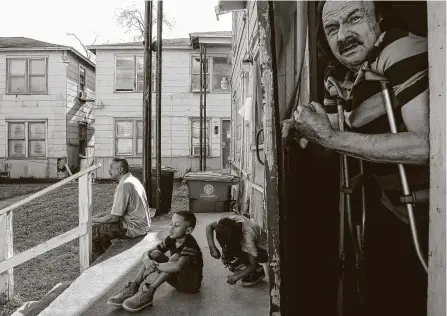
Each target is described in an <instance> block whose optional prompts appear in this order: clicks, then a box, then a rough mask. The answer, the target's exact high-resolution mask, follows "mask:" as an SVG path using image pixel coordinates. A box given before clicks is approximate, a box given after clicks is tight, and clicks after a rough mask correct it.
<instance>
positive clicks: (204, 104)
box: [203, 45, 209, 171]
mask: <svg viewBox="0 0 447 316" xmlns="http://www.w3.org/2000/svg"><path fill="white" fill-rule="evenodd" d="M203 55H204V56H205V58H204V59H205V65H206V71H205V84H204V89H203V90H204V93H203V124H204V126H203V128H204V130H205V133H204V135H203V140H204V142H203V143H204V144H203V148H204V153H203V171H206V149H207V147H206V145H207V143H206V138H207V135H208V134H209V133H208V126H207V122H206V89H208V86H207V79H208V78H207V73H209V70H208V67H209V65H208V57H207V56H206V46H205V45H203Z"/></svg>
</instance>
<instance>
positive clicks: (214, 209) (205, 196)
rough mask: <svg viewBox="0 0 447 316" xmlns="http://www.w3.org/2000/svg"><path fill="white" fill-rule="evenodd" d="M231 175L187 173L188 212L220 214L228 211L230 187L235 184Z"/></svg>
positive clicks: (185, 178)
mask: <svg viewBox="0 0 447 316" xmlns="http://www.w3.org/2000/svg"><path fill="white" fill-rule="evenodd" d="M237 179H238V178H237V177H236V176H233V175H227V174H220V173H214V172H194V173H187V174H186V175H185V177H184V180H185V182H186V184H187V185H188V193H189V210H190V211H191V212H193V213H222V212H229V211H230V204H231V186H232V185H233V184H235V183H237Z"/></svg>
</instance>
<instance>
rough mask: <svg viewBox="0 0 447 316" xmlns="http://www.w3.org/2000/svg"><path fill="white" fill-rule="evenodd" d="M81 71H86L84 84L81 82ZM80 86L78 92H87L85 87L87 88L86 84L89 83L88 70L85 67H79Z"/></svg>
mask: <svg viewBox="0 0 447 316" xmlns="http://www.w3.org/2000/svg"><path fill="white" fill-rule="evenodd" d="M81 69H83V70H84V82H82V81H81ZM78 73H79V80H78V82H79V86H78V92H86V91H85V90H86V89H85V87H86V82H87V68H85V67H84V66H81V65H79V71H78Z"/></svg>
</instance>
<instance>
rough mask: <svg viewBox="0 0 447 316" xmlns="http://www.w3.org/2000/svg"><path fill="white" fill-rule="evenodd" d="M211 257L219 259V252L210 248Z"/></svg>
mask: <svg viewBox="0 0 447 316" xmlns="http://www.w3.org/2000/svg"><path fill="white" fill-rule="evenodd" d="M210 253H211V257H213V258H215V259H220V251H219V249H217V248H216V247H211V248H210Z"/></svg>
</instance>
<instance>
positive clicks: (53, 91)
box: [0, 51, 67, 178]
mask: <svg viewBox="0 0 447 316" xmlns="http://www.w3.org/2000/svg"><path fill="white" fill-rule="evenodd" d="M18 56H23V57H37V56H38V57H47V58H48V94H45V95H8V94H6V58H7V57H18ZM66 73H67V66H66V64H64V63H63V59H62V52H50V51H45V52H44V51H41V52H23V53H19V52H8V53H6V52H2V53H0V135H1V137H0V169H3V170H5V169H6V170H7V171H9V176H10V177H11V178H19V177H34V178H56V177H57V158H63V157H66V122H65V114H66V101H67V97H66V91H67V80H66ZM8 120H23V121H27V120H42V121H46V123H47V129H46V134H47V139H46V145H47V155H46V157H45V158H8V153H7V152H8V131H7V121H8Z"/></svg>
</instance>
